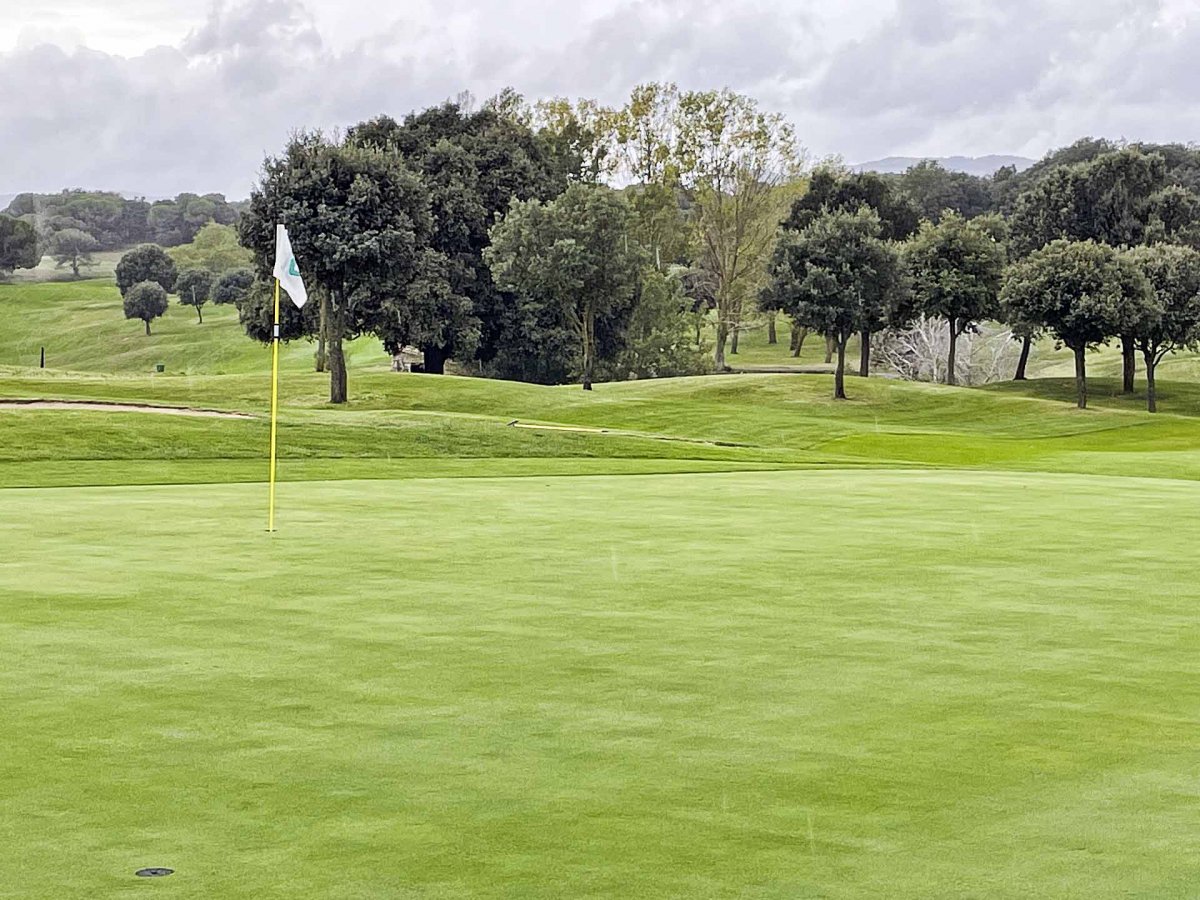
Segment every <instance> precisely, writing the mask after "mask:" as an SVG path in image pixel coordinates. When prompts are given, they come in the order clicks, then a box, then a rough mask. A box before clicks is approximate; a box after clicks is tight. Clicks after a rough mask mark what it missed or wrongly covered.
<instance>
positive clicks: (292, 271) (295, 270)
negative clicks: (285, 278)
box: [288, 256, 300, 278]
mask: <svg viewBox="0 0 1200 900" xmlns="http://www.w3.org/2000/svg"><path fill="white" fill-rule="evenodd" d="M288 274H289V275H295V276H296V277H297V278H299V277H300V267H299V266H297V265H296V257H294V256H293V257H292V258H291V259H289V260H288Z"/></svg>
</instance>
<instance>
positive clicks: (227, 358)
mask: <svg viewBox="0 0 1200 900" xmlns="http://www.w3.org/2000/svg"><path fill="white" fill-rule="evenodd" d="M177 299H178V298H176V297H171V307H170V309H169V310H168V312H167V314H166V315H165V316H163V317H162V318H161V319H156V320H155V321H154V322H152V323H151V326H150V327H151V331H152V332H153V333H152V334H151V335H150V336H149V337H147V336H146V334H145V330H144V328H143V326H142V323H141V322H140V321H138V320H133V321H130V320H128V319H126V318H125V317H124V314H123V313H122V311H121V296H120V294H119V293H118V291H117V288H116V286H115V285H114V284H113V283H112V281H111V279H103V278H95V279H88V280H85V281H73V282H54V283H49V284H8V285H0V307H2V308H3V309H4V315H5V320H4V321H5V325H4V328H3V329H0V365H10V366H36V365H37V364H38V362H39V353H40V348H42V347H45V348H46V364H47V365H48V366H49V367H50V368H52V369H59V370H75V371H80V372H112V373H149V372H152V371H154V367H155V365H156V364H157V363H162V364H163V365H164V366H165V367H166V371H167V372H168V373H176V374H178V373H184V374H187V373H192V374H225V373H238V372H261V371H262V370H263V367H264V363H265V364H266V365H268V366H269V364H270V363H269V360H270V356H269V354H268V351H267V350H266V349H264V348H263V347H262V346H261V345H259V344H255V343H254V342H253V341H250V340H247V339H246V338H245V337H244V336H243V334H242V330H241V326H239V325H238V317H237V310H236V309H234V308H233V307H232V306H206V307H204V310H203V312H204V324H203V325H201V324H198V323H197V319H196V312H195V310H194V309H192V308H191V307H188V306H181V305H180V304H179V303H178V302H177ZM348 357H349V361H350V364H351V365H352V366H354V367H356V368H363V367H366V368H370V367H375V368H382V369H385V370H386V369H387V368H388V365H389V362H390V360H389V359H388V357H387V355H386V354H385V353H384V352H383V348H382V347H381V346H380V345H379V342H378V341H375V340H362V341H353V342H351V343H350V344H349V345H348ZM280 359H281V363H282V365H283V367H284V369H285V370H287V371H306V370H310V369H311V368H312V363H313V345H312V344H310V343H307V342H304V341H300V342H297V343H294V344H290V345H287V346H286V347H285V348H284V351H283V353H282V354H281V356H280Z"/></svg>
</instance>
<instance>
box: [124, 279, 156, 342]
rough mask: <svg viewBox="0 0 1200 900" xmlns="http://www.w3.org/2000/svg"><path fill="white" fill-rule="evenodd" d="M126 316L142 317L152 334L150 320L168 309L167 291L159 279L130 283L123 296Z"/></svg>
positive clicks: (147, 329) (129, 317)
mask: <svg viewBox="0 0 1200 900" xmlns="http://www.w3.org/2000/svg"><path fill="white" fill-rule="evenodd" d="M123 302H124V307H125V318H127V319H141V320H142V321H143V322H144V323H145V325H146V336H147V337H149V336H150V322H151V320H153V319H157V318H158V317H159V316H161V315H162V314H163V313H165V312H166V311H167V292H166V291H165V290H163V286H162V285H161V284H159V283H158V282H157V281H139V282H138V283H137V284H134V285H130V287H129V289H128V290H127V291H125V295H124V298H123Z"/></svg>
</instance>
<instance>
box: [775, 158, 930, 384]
mask: <svg viewBox="0 0 1200 900" xmlns="http://www.w3.org/2000/svg"><path fill="white" fill-rule="evenodd" d="M859 209H870V210H873V211H874V212H875V214H876V215H877V216H878V217H879V236H880V237H881V238H883V239H884V240H888V241H903V240H907V239H908V238H909V237H910V236H911V235H913V234H914V233H915V232H916V230H917V226H918V225H919V224H920V216H919V213H918V210H917V207H916V206H915V205H914V204H913V203H912V201H911V200H909V199H908V198H907V197H905V196H904V195H902V194H901V193H899V192H898V191H897V190H896V188H895V187H894V184H893V183H892V182H890V181H888V180H887V179H885V178H883V177H881V176H880V175H877V174H876V173H874V172H859V173H856V174H840V173H837V172H834V171H831V170H828V169H823V170H820V171H818V172H816V173H815V174H814V175H813V177H812V179H811V181H810V182H809V186H808V190H807V191H806V192H805V193H804V195H803V196H801V197H799V198H797V200H796V201H795V202H794V203H793V204H792V209H791V212H790V214H789V215H788V217H787V219H785V220H784V223H783V227H784V228H785V229H788V230H790V231H801V230H803V229H804V228H807V227H808V226H809V225H811V224H812V223H813V222H814V221H816V219H817V218H818V217H819V216H821V215H822V214H823V213H826V212H838V211H841V212H855V211H857V210H859ZM878 311H879V312H880V313H881V314H882V313H883V311H884V308H883V307H880V308H879V310H878ZM887 324H888V322H887V320H886V319H884V318H881V317H879V316H876V317H874V318H871V317H868V318H864V319H863V321H862V323H861V331H860V332H859V346H860V352H859V367H858V373H859V375H861V376H862V377H863V378H866V377H867V376H868V375H870V374H871V334H872V332H875V331H878V330H879V329H880V328H883V327H885V326H886V325H887ZM797 343H799V341H797Z"/></svg>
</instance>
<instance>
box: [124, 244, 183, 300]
mask: <svg viewBox="0 0 1200 900" xmlns="http://www.w3.org/2000/svg"><path fill="white" fill-rule="evenodd" d="M178 274H179V273H178V270H177V269H176V268H175V261H174V260H172V259H171V257H169V256H168V255H167V251H166V250H164V249H163V248H162V247H159V246H157V245H156V244H142V245H141V246H140V247H134V248H133V249H132V250H130V251H129V252H128V253H126V254H125V255H124V256H122V257H121V259H120V261H119V262H118V263H117V268H116V276H117V287H118V288H120V290H121V295H122V296H124V295H125V294H127V293H128V292H129V289H130V288H132V287H133V286H134V285H135V284H141V283H142V282H144V281H153V282H156V283H157V284H158V285H160V286H161V287H162V289H163V290H164V291H166V292H168V293H170V292H171V291H173V290H175V279H176V278H177V277H178Z"/></svg>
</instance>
